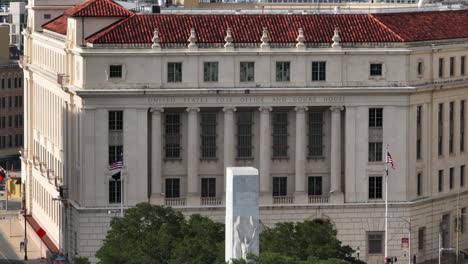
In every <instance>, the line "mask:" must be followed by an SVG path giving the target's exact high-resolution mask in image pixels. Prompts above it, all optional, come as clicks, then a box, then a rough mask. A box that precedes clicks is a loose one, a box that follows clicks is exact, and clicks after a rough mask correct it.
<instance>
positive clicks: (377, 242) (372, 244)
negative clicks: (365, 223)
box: [367, 232, 384, 254]
mask: <svg viewBox="0 0 468 264" xmlns="http://www.w3.org/2000/svg"><path fill="white" fill-rule="evenodd" d="M383 238H384V234H383V233H382V232H369V233H368V234H367V244H368V246H369V247H368V249H369V254H382V253H383V247H384V243H383Z"/></svg>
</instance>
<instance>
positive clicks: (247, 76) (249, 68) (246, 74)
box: [239, 61, 255, 82]
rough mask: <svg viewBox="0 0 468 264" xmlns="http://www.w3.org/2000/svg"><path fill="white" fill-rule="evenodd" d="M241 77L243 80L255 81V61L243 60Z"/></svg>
mask: <svg viewBox="0 0 468 264" xmlns="http://www.w3.org/2000/svg"><path fill="white" fill-rule="evenodd" d="M239 79H240V81H241V82H253V81H255V62H250V61H248V62H245V61H241V63H240V76H239Z"/></svg>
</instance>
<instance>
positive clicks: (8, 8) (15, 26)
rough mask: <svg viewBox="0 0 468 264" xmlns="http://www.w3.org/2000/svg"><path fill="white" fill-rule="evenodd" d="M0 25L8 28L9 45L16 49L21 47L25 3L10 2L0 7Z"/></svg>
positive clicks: (24, 23)
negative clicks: (6, 25)
mask: <svg viewBox="0 0 468 264" xmlns="http://www.w3.org/2000/svg"><path fill="white" fill-rule="evenodd" d="M0 23H5V24H8V25H9V26H10V44H12V45H15V46H16V47H17V48H18V49H20V50H21V49H22V47H23V37H22V36H21V32H22V31H23V28H25V26H26V3H25V2H22V1H19V2H10V3H9V4H6V5H3V6H1V7H0Z"/></svg>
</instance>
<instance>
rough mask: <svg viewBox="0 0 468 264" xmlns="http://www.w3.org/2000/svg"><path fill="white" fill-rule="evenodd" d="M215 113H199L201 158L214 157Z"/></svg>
mask: <svg viewBox="0 0 468 264" xmlns="http://www.w3.org/2000/svg"><path fill="white" fill-rule="evenodd" d="M217 124H218V123H217V120H216V113H201V155H202V158H216V136H217V134H216V126H217Z"/></svg>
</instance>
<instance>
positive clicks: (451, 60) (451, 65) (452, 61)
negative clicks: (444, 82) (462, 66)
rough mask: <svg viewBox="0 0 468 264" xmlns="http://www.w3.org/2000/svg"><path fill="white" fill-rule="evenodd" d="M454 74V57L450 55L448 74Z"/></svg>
mask: <svg viewBox="0 0 468 264" xmlns="http://www.w3.org/2000/svg"><path fill="white" fill-rule="evenodd" d="M454 75H455V57H450V76H454Z"/></svg>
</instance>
